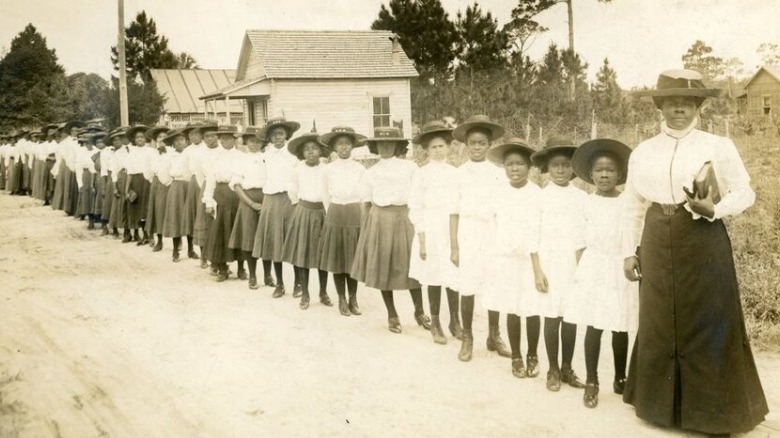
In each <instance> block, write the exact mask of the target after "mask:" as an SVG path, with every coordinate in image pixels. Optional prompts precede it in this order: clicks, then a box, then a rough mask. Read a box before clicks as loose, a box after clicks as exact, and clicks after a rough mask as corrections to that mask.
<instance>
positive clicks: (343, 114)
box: [201, 30, 418, 137]
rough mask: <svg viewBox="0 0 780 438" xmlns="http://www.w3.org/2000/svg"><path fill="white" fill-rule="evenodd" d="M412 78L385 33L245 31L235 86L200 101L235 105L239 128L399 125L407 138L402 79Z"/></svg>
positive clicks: (406, 82) (408, 116)
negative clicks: (291, 123) (287, 123)
mask: <svg viewBox="0 0 780 438" xmlns="http://www.w3.org/2000/svg"><path fill="white" fill-rule="evenodd" d="M417 76H418V73H417V70H416V69H415V67H414V64H413V63H412V61H411V60H410V59H409V58H408V57H407V56H406V53H404V51H403V49H402V48H401V45H400V43H399V42H398V37H397V36H396V35H394V34H393V33H391V32H388V31H374V30H370V31H295V30H248V31H247V32H246V34H245V36H244V41H243V45H242V47H241V53H240V54H239V57H238V66H237V70H236V80H235V82H234V83H232V84H230V85H228V86H226V87H223V88H221V89H219V90H216V91H215V92H212V93H208V94H206V95H204V96H203V97H202V98H201V99H203V100H205V101H206V102H214V101H224V102H221V103H219V104H216V107H218V108H224V107H226V105H233V102H241V106H242V107H243V123H242V124H243V125H244V126H249V125H254V126H261V125H263V124H264V123H265V121H266V120H268V119H269V118H272V117H277V116H282V115H283V116H284V117H286V118H287V119H288V120H296V121H298V122H300V123H301V126H302V129H301V130H302V131H308V130H310V129H311V126H312V124H313V122H314V121H316V125H317V128H318V130H319V131H320V132H326V131H329V130H330V129H331V127H333V126H335V125H349V126H352V127H354V128H355V130H356V131H358V132H360V133H363V134H366V135H371V133H372V132H373V129H374V128H376V127H380V126H398V125H400V126H402V128H403V130H404V135H406V136H408V137H410V136H411V127H412V110H411V95H410V80H411V79H412V78H414V77H417Z"/></svg>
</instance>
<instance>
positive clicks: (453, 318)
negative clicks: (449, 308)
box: [448, 312, 463, 340]
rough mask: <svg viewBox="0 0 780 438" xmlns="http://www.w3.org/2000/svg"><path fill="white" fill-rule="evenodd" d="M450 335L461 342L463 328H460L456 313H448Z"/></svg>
mask: <svg viewBox="0 0 780 438" xmlns="http://www.w3.org/2000/svg"><path fill="white" fill-rule="evenodd" d="M448 328H449V330H450V334H451V335H452V336H453V337H454V338H455V339H459V340H463V328H462V327H461V326H460V317H459V316H458V312H450V325H449V327H448Z"/></svg>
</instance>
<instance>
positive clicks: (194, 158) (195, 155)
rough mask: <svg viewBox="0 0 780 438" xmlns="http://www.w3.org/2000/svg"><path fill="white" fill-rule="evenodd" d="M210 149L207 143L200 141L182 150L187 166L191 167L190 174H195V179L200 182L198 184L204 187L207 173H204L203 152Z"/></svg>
mask: <svg viewBox="0 0 780 438" xmlns="http://www.w3.org/2000/svg"><path fill="white" fill-rule="evenodd" d="M207 149H208V146H206V144H205V143H203V142H200V143H198V144H191V145H189V146H187V148H186V149H184V151H183V152H182V153H183V154H184V155H185V156H186V161H187V166H188V167H189V173H190V175H193V176H195V180H196V181H197V182H198V186H199V187H202V186H203V182H204V181H205V175H204V174H203V166H202V161H203V154H204V153H205V152H206V150H207Z"/></svg>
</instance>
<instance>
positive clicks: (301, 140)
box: [287, 131, 330, 160]
mask: <svg viewBox="0 0 780 438" xmlns="http://www.w3.org/2000/svg"><path fill="white" fill-rule="evenodd" d="M310 141H313V142H314V143H316V144H317V145H318V146H319V147H320V151H321V152H322V153H321V154H320V155H321V156H323V157H325V156H327V155H328V154H329V153H330V152H329V149H328V146H327V145H326V144H325V143H323V142H322V141H320V134H318V133H317V131H311V132H307V133H306V134H301V135H299V136H298V137H295V138H294V139H292V140H290V142H289V143H287V150H288V151H290V153H291V154H293V155H295V156H296V157H298V159H299V160H303V146H304V145H305V144H306V143H308V142H310Z"/></svg>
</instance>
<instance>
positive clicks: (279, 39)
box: [242, 30, 418, 79]
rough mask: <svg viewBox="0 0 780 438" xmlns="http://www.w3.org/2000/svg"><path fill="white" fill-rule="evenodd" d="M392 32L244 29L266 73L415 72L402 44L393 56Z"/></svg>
mask: <svg viewBox="0 0 780 438" xmlns="http://www.w3.org/2000/svg"><path fill="white" fill-rule="evenodd" d="M392 37H393V33H392V32H389V31H375V30H371V31H303V30H248V31H247V32H246V38H247V39H248V41H249V42H250V44H251V50H253V51H254V52H255V53H256V54H257V56H258V57H259V60H260V62H261V63H262V66H263V69H264V72H265V76H266V78H268V79H281V78H284V79H348V78H352V79H368V78H411V77H416V76H417V75H418V74H417V70H416V69H415V68H414V64H413V63H412V61H411V60H410V59H409V58H408V57H407V56H406V53H404V51H403V49H400V52H399V53H398V57H397V58H398V59H397V62H394V60H393V42H392V40H391V38H392ZM398 47H400V46H398ZM242 79H252V78H242Z"/></svg>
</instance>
